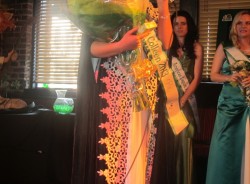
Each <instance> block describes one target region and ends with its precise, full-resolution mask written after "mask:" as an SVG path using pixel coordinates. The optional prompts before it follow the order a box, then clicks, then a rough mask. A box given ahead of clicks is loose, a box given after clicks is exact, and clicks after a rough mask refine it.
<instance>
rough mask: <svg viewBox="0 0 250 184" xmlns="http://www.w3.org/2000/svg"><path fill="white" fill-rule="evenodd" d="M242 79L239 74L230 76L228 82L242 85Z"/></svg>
mask: <svg viewBox="0 0 250 184" xmlns="http://www.w3.org/2000/svg"><path fill="white" fill-rule="evenodd" d="M241 79H242V76H241V75H240V74H239V73H237V72H236V73H233V74H232V75H229V76H228V81H229V82H236V83H241Z"/></svg>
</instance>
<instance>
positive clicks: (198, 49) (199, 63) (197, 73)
mask: <svg viewBox="0 0 250 184" xmlns="http://www.w3.org/2000/svg"><path fill="white" fill-rule="evenodd" d="M194 52H195V56H196V59H195V64H194V79H193V80H192V82H191V83H190V85H189V86H188V88H187V90H186V91H185V93H184V95H183V96H182V97H181V99H180V105H181V107H183V106H184V105H185V103H186V102H187V100H188V99H189V97H190V96H191V95H192V94H193V93H194V92H195V90H196V89H197V87H198V85H199V84H200V81H201V78H202V71H203V48H202V46H201V44H200V43H198V42H196V43H195V45H194Z"/></svg>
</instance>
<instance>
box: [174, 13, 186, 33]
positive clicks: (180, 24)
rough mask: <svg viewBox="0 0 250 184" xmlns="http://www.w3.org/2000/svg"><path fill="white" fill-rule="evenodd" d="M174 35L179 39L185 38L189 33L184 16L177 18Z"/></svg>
mask: <svg viewBox="0 0 250 184" xmlns="http://www.w3.org/2000/svg"><path fill="white" fill-rule="evenodd" d="M173 28H174V33H175V35H176V36H177V37H185V36H186V35H187V33H188V25H187V20H186V18H185V17H183V16H177V17H176V18H175V19H174V23H173Z"/></svg>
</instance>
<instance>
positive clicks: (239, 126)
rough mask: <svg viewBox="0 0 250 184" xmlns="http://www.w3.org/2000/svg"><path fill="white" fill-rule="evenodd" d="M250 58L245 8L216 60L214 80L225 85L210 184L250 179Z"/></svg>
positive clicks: (248, 15)
mask: <svg viewBox="0 0 250 184" xmlns="http://www.w3.org/2000/svg"><path fill="white" fill-rule="evenodd" d="M249 59H250V11H241V12H239V13H237V14H236V16H235V18H234V20H233V22H232V26H231V30H230V43H229V42H228V43H226V42H225V43H222V44H220V45H219V46H218V48H217V50H216V53H215V57H214V60H213V65H212V70H211V80H213V81H215V82H222V83H224V84H223V88H222V91H221V93H220V96H219V100H218V105H217V115H216V120H215V126H214V130H213V135H212V140H211V145H210V152H209V159H208V167H207V178H206V184H216V183H218V184H240V183H241V184H245V183H249V181H250V178H249V167H250V163H249V139H250V138H249V115H250V111H249V105H250V104H249V92H250V91H249V89H250V75H249V70H250V67H249V66H250V60H249ZM239 61H240V62H239ZM236 64H237V65H238V66H237V67H235V66H236ZM235 68H236V70H235ZM247 72H248V73H247ZM247 94H248V95H247ZM245 173H246V174H245Z"/></svg>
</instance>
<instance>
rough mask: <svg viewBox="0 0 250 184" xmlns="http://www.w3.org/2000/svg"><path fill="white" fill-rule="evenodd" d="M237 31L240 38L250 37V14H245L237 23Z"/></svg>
mask: <svg viewBox="0 0 250 184" xmlns="http://www.w3.org/2000/svg"><path fill="white" fill-rule="evenodd" d="M236 32H237V34H238V37H239V38H245V37H250V15H248V14H243V15H241V16H240V18H239V20H238V22H237V23H236Z"/></svg>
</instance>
